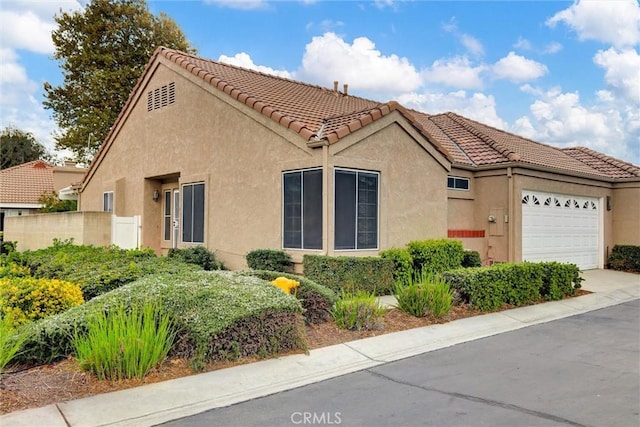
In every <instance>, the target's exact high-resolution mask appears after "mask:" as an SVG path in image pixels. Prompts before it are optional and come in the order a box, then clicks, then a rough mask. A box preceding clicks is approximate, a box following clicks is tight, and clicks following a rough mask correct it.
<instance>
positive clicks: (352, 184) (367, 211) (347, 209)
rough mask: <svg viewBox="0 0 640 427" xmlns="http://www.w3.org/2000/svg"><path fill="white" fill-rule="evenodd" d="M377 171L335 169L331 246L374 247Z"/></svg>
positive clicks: (376, 219)
mask: <svg viewBox="0 0 640 427" xmlns="http://www.w3.org/2000/svg"><path fill="white" fill-rule="evenodd" d="M378 181H379V174H378V173H377V172H363V171H354V170H343V169H336V171H335V249H336V250H348V249H356V250H357V249H377V248H378Z"/></svg>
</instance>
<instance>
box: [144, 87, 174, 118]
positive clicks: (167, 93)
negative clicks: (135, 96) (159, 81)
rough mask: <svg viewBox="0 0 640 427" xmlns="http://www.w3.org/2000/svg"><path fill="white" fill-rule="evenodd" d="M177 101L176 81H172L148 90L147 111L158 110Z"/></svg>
mask: <svg viewBox="0 0 640 427" xmlns="http://www.w3.org/2000/svg"><path fill="white" fill-rule="evenodd" d="M175 102H176V83H175V82H171V83H169V84H168V85H164V86H161V87H158V88H155V89H154V90H150V91H149V92H147V111H153V110H157V109H159V108H162V107H166V106H168V105H170V104H173V103H175Z"/></svg>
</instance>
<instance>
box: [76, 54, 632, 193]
mask: <svg viewBox="0 0 640 427" xmlns="http://www.w3.org/2000/svg"><path fill="white" fill-rule="evenodd" d="M158 58H165V59H166V60H169V61H172V62H174V63H175V64H177V65H178V66H180V67H182V68H184V69H185V70H186V71H187V72H189V73H191V74H193V75H195V76H197V77H199V78H201V79H202V80H204V81H205V82H207V83H209V84H211V85H212V86H214V87H216V88H217V89H219V90H221V91H223V92H225V93H227V94H228V95H229V96H231V97H232V98H234V99H236V100H238V101H239V102H242V103H244V104H246V105H247V106H249V107H251V108H253V109H254V110H256V111H259V112H260V113H261V114H263V115H265V116H267V117H269V118H270V119H272V120H274V121H275V122H277V123H279V124H280V125H282V126H284V127H286V128H288V129H291V130H293V131H294V132H296V133H297V134H299V135H300V136H301V137H302V138H303V139H304V140H306V141H307V142H308V143H310V144H311V146H313V145H315V144H318V143H328V144H333V143H335V142H337V141H338V140H340V139H341V138H344V137H345V136H347V135H349V134H351V133H353V132H355V131H357V130H358V129H360V128H362V127H364V126H367V125H368V124H370V123H372V122H374V121H376V120H378V119H380V118H381V117H384V116H386V115H388V114H390V113H392V112H394V111H397V112H399V113H400V114H401V115H403V116H404V117H405V118H406V119H407V121H408V122H409V123H410V124H411V125H413V126H414V127H415V128H416V129H417V130H418V131H419V132H421V133H422V134H423V135H424V136H425V137H426V138H427V139H428V140H429V141H430V142H431V143H432V144H433V145H434V146H435V147H436V148H437V149H438V150H439V151H440V152H441V153H442V154H443V155H444V156H445V157H446V158H447V159H449V160H450V161H451V162H452V163H453V164H454V165H456V164H457V165H461V166H470V167H473V166H490V165H496V166H499V165H500V164H506V163H521V164H523V166H524V165H526V164H528V165H532V166H537V167H542V168H547V169H554V170H558V171H564V172H566V173H568V174H574V175H575V174H578V175H588V176H592V177H595V178H600V179H602V178H604V179H607V180H609V179H617V178H620V177H627V176H628V175H624V174H625V173H628V174H632V172H630V170H632V169H633V170H637V167H636V166H633V165H630V166H629V167H627V166H624V167H623V166H620V165H623V164H624V162H621V161H619V160H615V159H612V158H608V159H609V160H610V161H609V160H607V161H605V160H603V158H599V160H598V161H596V160H593V159H591V160H586V159H585V158H577V157H576V155H573V152H567V151H564V150H561V149H559V148H555V147H552V146H550V145H546V144H542V143H538V142H535V141H532V140H530V139H527V138H524V137H521V136H518V135H514V134H511V133H509V132H505V131H503V130H499V129H496V128H493V127H491V126H488V125H485V124H482V123H479V122H476V121H474V120H470V119H467V118H465V117H462V116H460V115H458V114H454V113H450V112H449V113H443V114H435V115H429V114H425V113H421V112H418V111H414V110H408V109H406V108H404V107H403V106H401V105H400V104H398V103H397V102H395V101H391V102H386V103H380V102H376V101H372V100H369V99H364V98H360V97H357V96H352V95H347V94H345V93H342V92H339V91H338V90H337V85H336V87H334V89H333V90H332V89H327V88H324V87H321V86H316V85H311V84H308V83H303V82H299V81H295V80H290V79H285V78H281V77H277V76H273V75H269V74H265V73H261V72H257V71H254V70H249V69H245V68H241V67H236V66H233V65H228V64H223V63H219V62H216V61H212V60H208V59H204V58H200V57H197V56H193V55H190V54H186V53H183V52H179V51H176V50H172V49H167V48H164V47H159V48H158V49H157V50H156V51H155V52H154V54H153V56H152V58H151V60H150V61H149V63H148V64H147V67H146V68H145V71H144V72H143V74H142V76H141V77H140V79H139V80H138V82H137V84H136V86H135V87H134V89H133V91H132V93H131V95H130V97H129V99H128V100H127V103H126V105H125V107H124V108H123V110H122V112H121V113H120V115H119V116H118V119H117V120H116V123H115V124H114V125H113V126H112V127H111V131H110V132H109V135H107V138H106V139H105V143H103V144H102V146H101V148H100V150H99V151H98V154H97V155H96V157H95V158H94V161H93V162H92V164H91V167H90V169H89V172H88V173H87V175H86V176H85V180H84V182H85V183H86V182H87V181H88V180H89V179H91V176H92V175H93V170H94V169H95V168H96V167H97V164H99V163H100V159H101V158H102V157H103V156H104V155H105V153H106V151H107V150H108V147H109V145H110V144H111V142H112V140H113V139H114V133H115V132H116V129H117V128H118V127H119V125H120V123H121V122H122V121H123V120H124V118H125V117H126V114H125V113H124V112H125V111H126V110H127V109H128V108H129V107H130V105H132V103H133V102H134V101H135V99H136V94H137V92H138V90H139V87H140V86H141V85H142V84H143V83H144V81H145V79H146V76H147V75H148V74H149V72H150V70H151V69H152V67H154V64H156V63H157V61H158ZM594 153H595V152H594ZM582 156H583V157H585V156H586V155H585V154H584V153H583V154H582ZM595 157H597V156H590V158H595ZM604 157H606V156H604ZM616 162H617V163H616ZM605 164H607V165H611V166H607V167H605V166H604V165H605ZM634 168H635V169H634ZM621 171H625V172H621ZM633 176H638V175H633Z"/></svg>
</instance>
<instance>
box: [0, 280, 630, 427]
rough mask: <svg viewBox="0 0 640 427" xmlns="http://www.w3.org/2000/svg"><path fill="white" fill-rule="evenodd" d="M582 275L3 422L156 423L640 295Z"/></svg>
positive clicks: (620, 283)
mask: <svg viewBox="0 0 640 427" xmlns="http://www.w3.org/2000/svg"><path fill="white" fill-rule="evenodd" d="M583 277H584V279H585V281H584V282H583V288H584V289H586V290H589V291H591V292H593V293H592V294H589V295H583V296H581V297H577V298H571V299H567V300H562V301H554V302H548V303H544V304H537V305H533V306H527V307H521V308H517V309H513V310H508V311H502V312H499V313H490V314H485V315H482V316H476V317H470V318H466V319H461V320H457V321H454V322H449V323H446V324H442V325H433V326H426V327H422V328H416V329H411V330H406V331H401V332H395V333H390V334H386V335H381V336H377V337H372V338H367V339H363V340H359V341H352V342H349V343H344V344H338V345H334V346H330V347H324V348H319V349H316V350H311V352H310V354H309V355H303V354H296V355H291V356H285V357H281V358H277V359H268V360H264V361H261V362H257V363H251V364H247V365H241V366H236V367H233V368H228V369H222V370H218V371H213V372H208V373H203V374H199V375H193V376H190V377H184V378H179V379H175V380H171V381H165V382H161V383H155V384H149V385H145V386H141V387H137V388H133V389H128V390H122V391H118V392H113V393H107V394H101V395H97V396H92V397H89V398H85V399H79V400H73V401H69V402H63V403H58V404H56V405H49V406H45V407H42V408H38V409H30V410H25V411H18V412H13V413H10V414H7V415H4V416H2V417H0V425H1V426H3V427H5V426H6V427H8V426H61V427H66V426H74V427H75V426H110V425H118V426H149V425H155V424H158V423H162V422H165V421H169V420H174V419H177V418H182V417H186V416H189V415H193V414H197V413H199V412H203V411H206V410H208V409H213V408H218V407H222V406H228V405H231V404H234V403H239V402H243V401H246V400H249V399H254V398H257V397H262V396H266V395H269V394H273V393H277V392H280V391H284V390H289V389H292V388H295V387H300V386H303V385H307V384H311V383H314V382H318V381H322V380H325V379H329V378H334V377H337V376H340V375H344V374H348V373H351V372H356V371H359V370H362V369H366V368H370V367H373V366H376V365H380V364H383V363H387V362H391V361H394V360H399V359H403V358H406V357H410V356H414V355H417V354H421V353H425V352H428V351H432V350H436V349H439V348H444V347H449V346H452V345H455V344H459V343H462V342H467V341H472V340H476V339H480V338H484V337H487V336H491V335H496V334H500V333H503V332H508V331H513V330H515V329H520V328H524V327H527V326H531V325H535V324H539V323H544V322H549V321H552V320H556V319H560V318H564V317H568V316H573V315H576V314H580V313H585V312H588V311H592V310H597V309H600V308H604V307H609V306H613V305H617V304H621V303H623V302H627V301H632V300H635V299H639V298H640V275H635V274H630V273H621V272H617V271H610V270H590V271H585V272H584V273H583ZM386 302H388V303H391V304H392V303H393V301H386Z"/></svg>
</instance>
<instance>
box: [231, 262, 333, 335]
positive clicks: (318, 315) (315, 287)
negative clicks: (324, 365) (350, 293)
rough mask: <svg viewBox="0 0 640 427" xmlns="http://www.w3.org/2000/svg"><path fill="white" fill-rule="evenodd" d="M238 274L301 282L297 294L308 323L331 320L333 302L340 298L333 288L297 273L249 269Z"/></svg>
mask: <svg viewBox="0 0 640 427" xmlns="http://www.w3.org/2000/svg"><path fill="white" fill-rule="evenodd" d="M237 274H239V275H246V276H255V277H258V278H260V279H262V280H266V281H268V282H271V281H272V280H275V279H276V278H278V277H281V276H282V277H286V278H287V279H292V280H297V281H298V282H300V286H298V288H297V291H296V293H295V296H296V298H298V300H300V303H301V304H302V308H303V309H304V313H303V315H304V320H305V322H306V323H308V324H317V323H323V322H326V321H328V320H330V319H331V307H333V304H335V302H336V301H337V300H338V296H337V295H336V293H335V292H333V291H332V290H331V289H329V288H327V287H326V286H322V285H319V284H317V283H316V282H314V281H313V280H311V279H308V278H306V277H302V276H297V275H295V274H290V273H278V272H275V271H265V270H249V271H242V272H237Z"/></svg>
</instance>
